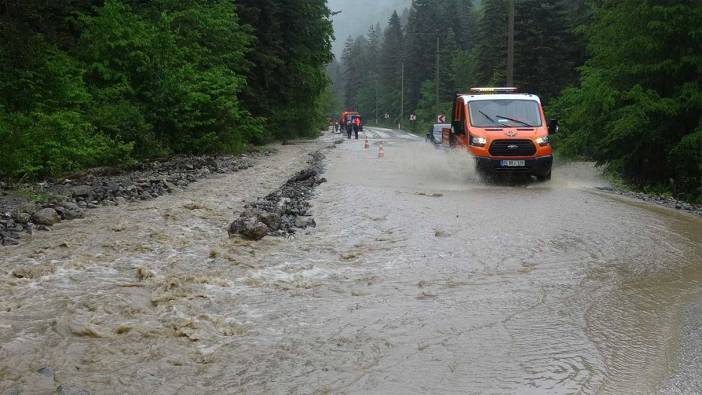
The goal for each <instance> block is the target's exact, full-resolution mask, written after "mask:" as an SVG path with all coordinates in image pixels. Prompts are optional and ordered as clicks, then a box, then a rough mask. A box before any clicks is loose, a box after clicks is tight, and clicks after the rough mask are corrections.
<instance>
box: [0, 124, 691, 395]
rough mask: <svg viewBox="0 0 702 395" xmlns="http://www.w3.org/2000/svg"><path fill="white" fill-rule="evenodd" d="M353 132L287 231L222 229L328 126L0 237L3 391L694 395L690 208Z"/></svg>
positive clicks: (585, 173) (591, 180) (578, 166)
mask: <svg viewBox="0 0 702 395" xmlns="http://www.w3.org/2000/svg"><path fill="white" fill-rule="evenodd" d="M367 133H368V136H369V138H370V142H371V148H370V149H368V150H364V149H363V143H362V140H359V141H356V140H353V141H345V142H344V143H343V144H341V145H338V146H337V148H336V149H334V150H328V151H326V155H327V161H326V169H327V170H326V173H325V175H324V176H325V177H326V178H327V179H328V182H327V183H325V184H322V185H321V186H320V187H319V189H318V191H317V195H316V197H315V198H314V199H313V200H312V204H313V211H314V216H315V220H316V222H317V225H318V226H317V228H315V229H308V230H305V231H304V232H302V233H299V234H297V235H296V236H295V237H294V238H291V239H282V238H266V239H263V240H262V241H260V242H245V241H241V240H238V239H228V238H227V233H226V226H227V224H228V222H229V221H231V220H232V219H233V218H234V213H233V211H235V210H240V209H241V207H242V206H243V203H242V200H243V199H249V200H251V199H254V198H255V197H257V196H263V195H265V194H267V193H268V192H270V191H271V190H273V189H275V188H276V187H278V186H279V185H280V184H281V183H282V182H283V181H284V179H285V177H289V176H290V175H292V174H293V173H294V172H295V171H297V170H299V169H301V168H302V167H303V166H304V161H305V156H306V154H307V153H308V152H310V151H312V150H314V149H316V148H318V147H320V146H322V145H326V144H327V143H322V142H320V143H309V144H300V145H292V146H281V147H279V150H280V152H279V153H278V154H277V155H278V156H277V158H276V160H274V161H272V162H271V161H269V162H268V163H265V164H264V163H260V164H258V165H256V166H255V167H253V168H251V169H248V170H245V171H243V172H241V173H237V174H232V175H226V176H217V177H213V178H210V179H208V180H205V181H202V182H199V183H197V184H194V185H193V186H192V188H190V189H189V190H188V191H185V192H181V193H178V194H174V195H169V196H164V197H161V198H159V199H156V200H154V201H151V202H145V203H135V204H131V205H129V206H128V207H127V208H124V207H120V208H117V207H112V208H104V209H99V210H97V211H94V212H93V213H92V215H90V216H89V218H87V219H84V220H78V221H71V222H69V223H65V224H61V225H60V226H58V227H57V228H56V229H55V230H54V231H52V232H50V233H42V234H38V235H36V236H35V240H33V241H31V242H29V243H25V244H24V245H22V246H19V247H12V248H6V249H3V250H0V253H1V254H2V256H1V258H0V269H1V270H0V272H1V273H2V275H3V277H2V284H1V285H0V394H4V393H12V394H14V393H53V392H55V391H56V388H57V387H59V386H63V387H62V388H63V391H64V392H65V393H71V392H70V390H71V389H74V390H75V391H80V390H87V391H92V392H93V393H100V394H102V393H115V394H117V393H134V394H136V393H144V392H149V393H154V394H173V393H179V394H191V393H192V394H201V393H213V394H214V393H402V394H407V393H485V392H489V393H520V394H524V393H574V392H575V393H655V392H657V391H663V392H664V393H668V392H671V393H672V392H675V391H676V390H675V389H676V388H678V389H680V388H683V389H684V391H682V392H681V393H686V391H687V390H689V389H692V390H700V391H702V389H700V388H696V387H695V386H696V385H698V382H697V383H695V382H690V381H689V380H690V379H686V377H695V375H694V374H692V375H684V374H677V372H680V371H684V370H685V369H686V368H688V369H689V368H692V369H693V371H694V368H695V367H694V366H681V364H685V363H687V364H693V363H695V362H694V359H693V361H692V362H690V358H684V357H683V356H685V355H686V353H685V350H687V349H688V348H690V347H692V346H694V347H697V348H698V349H699V343H695V340H694V339H693V340H692V344H690V339H687V338H686V336H684V333H686V332H685V331H684V330H683V329H684V328H685V324H684V323H685V322H687V321H686V320H689V317H688V316H686V315H685V312H686V311H697V310H698V309H697V310H696V309H690V308H689V306H690V304H691V303H697V302H698V301H699V300H700V299H702V220H701V219H700V218H697V217H694V216H692V215H686V214H681V213H677V212H675V211H672V210H668V209H663V208H657V207H654V206H650V205H646V204H643V203H638V202H635V201H630V200H625V199H623V198H618V197H614V196H612V195H607V194H602V193H599V192H596V189H595V187H596V186H599V185H604V184H605V182H604V181H602V180H601V179H600V178H599V177H598V175H597V173H596V171H595V170H593V169H592V167H591V166H590V165H588V164H582V163H575V164H567V165H562V166H560V167H557V168H556V169H554V173H553V180H552V181H551V182H549V183H530V182H523V181H520V180H517V181H515V182H499V183H497V184H490V185H486V184H483V183H481V182H479V181H478V178H477V176H476V175H475V174H474V173H473V172H472V170H471V169H472V163H471V160H470V158H468V157H467V156H465V155H462V154H460V153H456V152H451V153H446V152H443V151H441V150H435V149H434V148H432V147H431V146H429V145H427V144H425V143H424V142H423V141H422V140H421V139H420V138H417V137H415V136H412V135H408V134H404V133H400V132H396V131H390V130H384V129H372V128H368V130H367ZM335 137H336V136H326V137H323V138H322V140H325V141H327V142H329V141H331V140H332V139H334V138H335ZM381 140H382V141H383V143H384V144H383V146H384V150H385V157H384V158H382V159H379V158H378V144H379V142H380V141H381ZM18 268H20V269H23V270H24V272H23V273H24V274H26V275H25V276H23V277H29V278H16V277H15V275H13V274H12V272H13V271H16V270H17V269H18ZM686 306H688V307H686ZM697 341H699V339H698V340H697ZM697 361H698V362H699V359H697ZM674 376H675V377H676V379H678V380H682V381H683V383H682V384H680V383H675V382H672V384H671V382H669V379H670V378H671V377H674ZM76 393H77V392H76Z"/></svg>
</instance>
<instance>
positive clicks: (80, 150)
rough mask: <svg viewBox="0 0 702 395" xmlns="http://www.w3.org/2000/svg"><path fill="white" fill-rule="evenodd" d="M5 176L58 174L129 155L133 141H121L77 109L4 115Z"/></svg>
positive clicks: (0, 132)
mask: <svg viewBox="0 0 702 395" xmlns="http://www.w3.org/2000/svg"><path fill="white" fill-rule="evenodd" d="M0 124H1V125H2V126H0V139H1V140H2V141H5V142H7V145H6V146H4V147H3V150H4V158H3V160H2V161H0V174H1V175H2V176H5V177H12V178H23V177H37V176H39V177H44V176H58V175H61V174H65V173H66V172H69V171H73V170H78V169H82V168H86V167H91V166H98V165H102V164H106V163H117V162H121V161H123V160H124V159H125V158H128V157H129V154H130V152H131V149H132V146H131V144H121V143H118V142H116V141H114V140H111V139H110V138H108V137H106V136H104V135H102V134H101V133H99V132H97V131H96V130H95V128H94V127H93V126H92V125H91V124H90V123H89V122H87V121H86V120H85V119H83V117H82V116H81V114H79V113H77V112H73V111H62V112H54V113H48V114H47V113H32V114H29V115H24V114H19V115H8V114H3V115H2V116H1V117H0Z"/></svg>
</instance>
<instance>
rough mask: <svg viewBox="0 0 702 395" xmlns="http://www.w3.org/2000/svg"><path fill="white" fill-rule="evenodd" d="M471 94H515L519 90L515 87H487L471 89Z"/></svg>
mask: <svg viewBox="0 0 702 395" xmlns="http://www.w3.org/2000/svg"><path fill="white" fill-rule="evenodd" d="M470 91H471V92H475V93H514V92H516V91H517V88H515V87H504V88H493V87H486V88H470Z"/></svg>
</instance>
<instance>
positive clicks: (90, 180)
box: [0, 153, 270, 246]
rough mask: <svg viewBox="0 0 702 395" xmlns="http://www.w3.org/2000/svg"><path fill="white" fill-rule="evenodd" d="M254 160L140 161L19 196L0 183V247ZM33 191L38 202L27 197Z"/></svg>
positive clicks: (247, 157) (29, 187)
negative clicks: (89, 212)
mask: <svg viewBox="0 0 702 395" xmlns="http://www.w3.org/2000/svg"><path fill="white" fill-rule="evenodd" d="M263 155H270V153H267V154H263ZM253 164H254V158H253V157H252V156H250V155H240V156H218V157H214V156H198V157H186V156H179V157H175V158H172V159H169V160H166V161H153V162H146V163H142V164H139V165H137V166H134V167H132V168H131V169H129V171H127V172H124V173H120V172H118V171H116V170H115V169H108V168H99V169H92V170H89V171H86V172H84V173H80V174H76V175H74V176H71V177H68V178H66V179H62V180H49V181H45V182H42V183H39V184H24V185H21V186H19V189H20V190H22V191H23V193H21V194H20V193H18V192H17V190H8V189H7V188H8V185H7V184H6V183H0V246H1V245H15V244H19V239H20V235H21V233H23V232H28V233H32V232H34V231H37V230H49V229H50V227H51V226H52V225H55V224H56V223H58V222H61V221H66V220H72V219H76V218H82V217H83V216H84V215H85V210H88V209H93V208H97V207H101V206H116V205H121V204H125V203H127V202H131V201H138V200H150V199H154V198H157V197H159V196H161V195H163V194H166V193H171V192H174V191H176V190H178V189H182V188H185V187H187V186H188V185H189V184H190V183H192V182H194V181H197V180H199V179H202V178H205V177H208V176H209V175H211V174H216V173H231V172H235V171H239V170H243V169H247V168H249V167H251V166H253ZM32 195H34V196H39V197H41V198H42V201H41V202H35V201H32V199H30V198H29V197H26V196H32Z"/></svg>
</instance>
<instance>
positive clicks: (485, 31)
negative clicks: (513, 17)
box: [472, 0, 507, 85]
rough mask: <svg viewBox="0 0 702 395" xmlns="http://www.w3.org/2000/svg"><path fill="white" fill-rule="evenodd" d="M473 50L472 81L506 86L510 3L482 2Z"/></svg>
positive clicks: (484, 0)
mask: <svg viewBox="0 0 702 395" xmlns="http://www.w3.org/2000/svg"><path fill="white" fill-rule="evenodd" d="M481 7H482V15H481V17H480V22H479V24H478V33H477V36H478V40H477V41H478V44H477V46H476V48H475V51H474V55H473V56H474V58H475V61H474V63H473V66H474V69H473V72H472V74H473V78H474V80H475V81H476V83H478V84H480V85H504V84H505V75H506V68H507V2H506V0H483V1H482V3H481Z"/></svg>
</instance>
